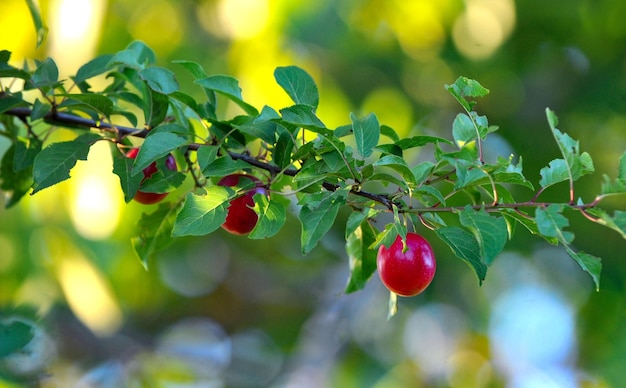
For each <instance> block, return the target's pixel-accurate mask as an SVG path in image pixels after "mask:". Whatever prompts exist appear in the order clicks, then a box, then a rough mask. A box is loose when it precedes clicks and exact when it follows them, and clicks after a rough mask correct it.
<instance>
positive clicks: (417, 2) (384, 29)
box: [343, 0, 458, 62]
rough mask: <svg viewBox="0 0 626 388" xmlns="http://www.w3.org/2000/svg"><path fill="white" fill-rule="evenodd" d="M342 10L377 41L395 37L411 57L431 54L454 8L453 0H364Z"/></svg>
mask: <svg viewBox="0 0 626 388" xmlns="http://www.w3.org/2000/svg"><path fill="white" fill-rule="evenodd" d="M355 4H356V5H355V6H354V8H353V9H350V10H344V12H343V14H345V15H346V16H345V17H346V19H347V20H348V22H349V24H350V26H351V27H352V28H355V29H359V30H361V31H362V32H363V33H365V34H368V35H370V39H371V40H372V41H373V42H376V44H377V45H382V46H390V45H391V43H392V42H393V40H394V39H395V40H396V41H397V42H398V43H399V44H400V47H401V48H402V50H403V51H404V52H405V54H407V55H408V56H409V57H411V58H412V59H414V60H417V61H420V62H422V61H428V60H431V59H433V58H435V57H436V56H437V55H438V54H439V52H440V51H441V49H442V48H443V45H444V44H445V41H446V37H447V32H446V30H447V25H448V23H449V21H450V19H451V18H452V15H453V14H454V12H456V8H457V4H458V1H456V0H437V1H434V0H411V1H406V0H392V1H389V0H368V1H366V2H363V3H361V2H358V3H355Z"/></svg>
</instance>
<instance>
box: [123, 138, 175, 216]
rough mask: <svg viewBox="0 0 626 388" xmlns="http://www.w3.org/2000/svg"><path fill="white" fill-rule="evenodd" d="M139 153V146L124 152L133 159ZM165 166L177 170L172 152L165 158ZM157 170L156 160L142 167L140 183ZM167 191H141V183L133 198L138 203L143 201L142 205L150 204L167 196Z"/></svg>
mask: <svg viewBox="0 0 626 388" xmlns="http://www.w3.org/2000/svg"><path fill="white" fill-rule="evenodd" d="M138 153H139V148H138V147H135V148H132V149H131V150H130V151H128V152H127V153H126V157H128V158H131V159H135V158H136V157H137V154H138ZM165 167H167V169H169V170H172V171H177V170H178V167H177V166H176V160H175V159H174V156H173V155H172V154H169V155H167V158H166V159H165ZM157 171H158V168H157V165H156V162H152V163H151V164H150V165H149V166H148V167H146V168H144V169H143V179H142V180H141V184H143V182H144V181H145V180H146V179H148V178H150V177H151V176H152V175H154V174H155V173H156V172H157ZM168 194H169V193H147V192H143V191H141V185H140V186H139V190H138V191H137V193H135V196H134V197H133V199H134V200H135V201H137V202H139V203H143V204H144V205H151V204H153V203H157V202H160V201H162V200H163V199H164V198H165V197H167V195H168Z"/></svg>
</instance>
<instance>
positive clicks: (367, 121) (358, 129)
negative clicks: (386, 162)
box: [350, 113, 380, 158]
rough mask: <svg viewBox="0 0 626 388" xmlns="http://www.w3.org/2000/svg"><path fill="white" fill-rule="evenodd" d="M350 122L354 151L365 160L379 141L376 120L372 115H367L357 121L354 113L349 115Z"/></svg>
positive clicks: (378, 125) (378, 128) (378, 126)
mask: <svg viewBox="0 0 626 388" xmlns="http://www.w3.org/2000/svg"><path fill="white" fill-rule="evenodd" d="M350 120H352V130H353V132H354V138H355V140H356V149H357V150H358V151H359V154H360V155H361V156H362V157H363V158H367V157H368V156H370V155H371V154H372V151H373V149H374V147H376V145H377V144H378V140H379V139H380V124H379V123H378V119H377V118H376V115H375V114H373V113H370V114H368V115H367V116H365V117H364V118H363V119H359V118H357V117H356V115H355V114H354V113H350Z"/></svg>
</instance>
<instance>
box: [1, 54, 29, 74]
mask: <svg viewBox="0 0 626 388" xmlns="http://www.w3.org/2000/svg"><path fill="white" fill-rule="evenodd" d="M9 59H11V52H10V51H8V50H0V78H3V77H10V78H20V79H23V80H26V81H27V80H29V79H30V73H28V72H27V71H24V70H22V69H18V68H16V67H13V66H11V65H9V63H8V62H9Z"/></svg>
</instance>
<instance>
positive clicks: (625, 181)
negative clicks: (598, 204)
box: [602, 152, 626, 195]
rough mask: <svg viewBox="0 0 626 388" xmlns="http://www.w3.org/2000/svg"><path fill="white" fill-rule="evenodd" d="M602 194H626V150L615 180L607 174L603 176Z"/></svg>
mask: <svg viewBox="0 0 626 388" xmlns="http://www.w3.org/2000/svg"><path fill="white" fill-rule="evenodd" d="M603 178H604V181H603V182H602V195H610V194H624V193H626V152H624V153H623V154H622V156H621V157H620V159H619V167H618V170H617V178H615V180H614V181H611V179H610V178H609V177H608V176H607V175H604V176H603Z"/></svg>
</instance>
